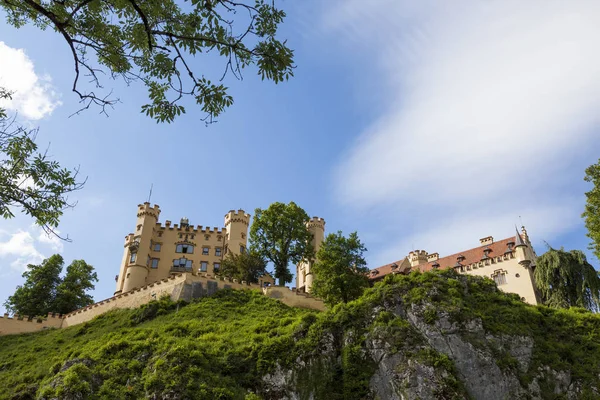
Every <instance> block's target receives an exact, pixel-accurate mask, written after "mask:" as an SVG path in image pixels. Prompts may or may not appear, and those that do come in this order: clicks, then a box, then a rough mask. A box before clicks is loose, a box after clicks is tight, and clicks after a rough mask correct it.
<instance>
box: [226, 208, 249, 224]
mask: <svg viewBox="0 0 600 400" xmlns="http://www.w3.org/2000/svg"><path fill="white" fill-rule="evenodd" d="M235 222H241V223H242V224H244V225H250V214H248V213H247V212H245V211H244V210H242V209H239V210H237V211H235V210H229V212H228V213H227V214H225V227H227V226H228V225H229V224H231V223H235Z"/></svg>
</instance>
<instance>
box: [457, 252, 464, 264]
mask: <svg viewBox="0 0 600 400" xmlns="http://www.w3.org/2000/svg"><path fill="white" fill-rule="evenodd" d="M465 259H466V257H465V256H463V255H462V254H461V255H460V256H458V257H456V260H457V261H458V262H459V263H461V262H463V261H465Z"/></svg>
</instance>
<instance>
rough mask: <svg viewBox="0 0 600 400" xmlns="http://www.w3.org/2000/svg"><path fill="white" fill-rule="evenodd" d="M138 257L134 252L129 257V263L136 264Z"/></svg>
mask: <svg viewBox="0 0 600 400" xmlns="http://www.w3.org/2000/svg"><path fill="white" fill-rule="evenodd" d="M136 257H137V253H135V252H134V253H131V254H130V255H129V262H130V263H134V262H135V259H136Z"/></svg>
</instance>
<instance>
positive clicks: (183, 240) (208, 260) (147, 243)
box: [115, 203, 250, 295]
mask: <svg viewBox="0 0 600 400" xmlns="http://www.w3.org/2000/svg"><path fill="white" fill-rule="evenodd" d="M159 216H160V208H159V206H158V205H154V206H150V203H144V204H140V205H138V213H137V222H136V227H135V233H130V234H129V235H127V236H126V237H125V244H124V253H123V259H122V262H121V268H120V272H119V275H118V276H117V278H116V281H117V288H116V291H115V295H117V294H121V293H125V292H128V291H130V290H132V289H135V288H139V287H142V286H145V285H148V284H150V283H152V282H156V281H159V280H161V279H165V278H167V277H169V275H171V274H172V273H182V272H191V273H194V274H197V273H209V274H216V273H218V271H217V268H218V266H219V265H220V264H221V262H222V261H223V258H224V257H225V256H226V255H227V254H228V253H233V254H239V253H240V252H241V251H246V247H247V240H248V239H247V235H248V225H249V222H250V214H247V213H245V212H244V211H243V210H238V211H234V210H230V211H229V212H228V213H227V214H225V219H224V225H225V227H223V228H218V227H214V228H210V227H202V226H201V225H199V226H193V225H188V224H185V225H184V224H172V223H171V221H168V220H167V221H165V224H164V225H162V224H160V223H159V222H158V217H159ZM182 222H183V221H182ZM135 243H137V246H134V244H135ZM178 245H191V246H192V248H193V251H192V253H187V252H186V253H183V252H179V253H178V252H177V248H178ZM132 253H135V254H136V257H135V259H132V257H131V255H132ZM183 258H185V259H186V260H189V261H191V266H190V267H185V266H184V267H181V266H175V264H174V262H175V260H181V259H183ZM204 263H205V264H204Z"/></svg>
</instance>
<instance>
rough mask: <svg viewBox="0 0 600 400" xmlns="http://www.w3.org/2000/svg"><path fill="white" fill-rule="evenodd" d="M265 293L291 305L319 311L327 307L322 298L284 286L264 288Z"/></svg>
mask: <svg viewBox="0 0 600 400" xmlns="http://www.w3.org/2000/svg"><path fill="white" fill-rule="evenodd" d="M263 294H264V295H265V296H267V297H269V298H271V299H276V300H279V301H281V302H282V303H283V304H285V305H288V306H290V307H298V308H310V309H312V310H318V311H325V310H326V308H327V307H326V306H325V303H323V300H321V299H317V298H316V297H312V296H310V295H309V294H307V293H302V292H298V291H295V290H290V289H288V288H286V287H282V286H269V287H265V288H263Z"/></svg>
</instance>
